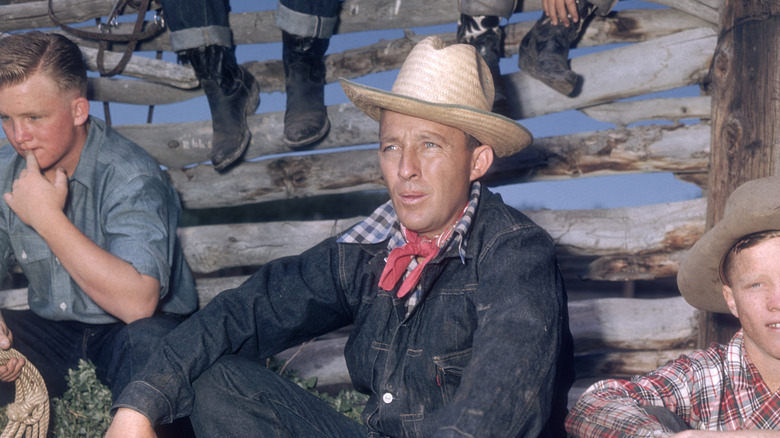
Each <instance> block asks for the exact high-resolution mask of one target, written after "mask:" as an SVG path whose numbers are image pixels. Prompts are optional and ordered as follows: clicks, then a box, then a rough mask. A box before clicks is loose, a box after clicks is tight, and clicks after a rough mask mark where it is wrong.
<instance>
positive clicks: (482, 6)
mask: <svg viewBox="0 0 780 438" xmlns="http://www.w3.org/2000/svg"><path fill="white" fill-rule="evenodd" d="M518 3H519V2H518V0H458V11H459V12H460V13H461V14H466V15H497V16H499V17H504V18H509V16H510V15H512V13H513V12H515V8H516V7H517V5H518Z"/></svg>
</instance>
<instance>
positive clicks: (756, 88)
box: [704, 0, 780, 346]
mask: <svg viewBox="0 0 780 438" xmlns="http://www.w3.org/2000/svg"><path fill="white" fill-rule="evenodd" d="M778 14H780V0H768V1H767V0H764V1H758V0H747V1H745V0H724V4H723V6H722V8H721V16H720V34H719V36H718V44H717V47H716V49H715V54H714V56H713V62H712V67H711V71H710V74H711V81H712V82H711V84H710V88H711V92H712V138H711V156H710V172H709V185H708V187H709V193H708V195H707V196H708V206H707V222H706V228H707V229H710V228H711V227H712V226H713V225H714V224H715V223H717V222H718V221H719V220H720V219H721V218H722V217H723V210H724V207H725V204H726V199H727V198H728V196H729V195H730V194H731V193H732V192H733V191H734V189H736V188H737V187H738V186H739V185H741V184H742V183H744V182H746V181H749V180H752V179H756V178H762V177H765V176H770V175H775V174H778V171H779V170H780V132H778V131H779V129H780V70H778V65H779V64H780V15H778ZM738 328H739V322H738V321H736V319H734V318H729V317H724V316H723V315H709V316H708V318H707V329H706V331H705V333H704V334H705V336H704V342H705V343H706V344H705V345H704V346H706V345H707V344H709V342H713V341H717V342H727V341H728V339H729V338H730V337H731V335H733V333H734V332H735V330H736V329H738Z"/></svg>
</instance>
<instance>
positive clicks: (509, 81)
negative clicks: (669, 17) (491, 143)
mask: <svg viewBox="0 0 780 438" xmlns="http://www.w3.org/2000/svg"><path fill="white" fill-rule="evenodd" d="M715 42H716V36H715V31H714V30H712V29H710V28H698V29H693V30H688V31H684V32H679V33H676V34H674V35H669V36H666V37H661V38H656V39H654V40H652V41H645V42H641V43H637V44H633V45H629V46H623V47H618V48H616V49H612V50H607V51H603V52H599V53H594V54H591V55H585V56H580V57H577V58H574V59H572V60H571V69H572V70H573V71H575V72H577V73H578V74H579V75H581V76H582V78H583V80H582V87H581V89H580V90H575V96H573V97H569V98H567V97H563V96H561V95H560V93H558V92H556V91H555V90H553V89H551V88H549V87H547V86H546V85H544V84H542V83H541V82H539V81H538V80H536V79H534V78H532V77H531V76H529V75H528V74H526V73H525V72H522V71H520V72H517V73H512V74H509V75H504V83H505V84H504V85H505V87H506V88H507V90H506V91H507V98H508V100H509V105H510V108H511V109H512V114H511V116H512V118H515V119H521V118H528V117H535V116H539V115H543V114H549V113H551V112H557V111H563V110H566V109H570V108H584V107H587V106H592V105H597V104H600V103H606V102H610V101H613V100H616V99H622V98H627V97H631V96H637V95H642V94H647V93H651V92H657V91H664V90H671V89H675V88H679V87H683V86H686V85H692V84H696V83H699V82H701V80H702V78H704V77H705V76H706V73H707V70H708V68H709V65H710V61H711V59H712V53H713V50H714V49H715ZM639 90H641V91H639Z"/></svg>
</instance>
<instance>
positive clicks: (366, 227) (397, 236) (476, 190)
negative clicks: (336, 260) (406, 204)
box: [338, 181, 482, 263]
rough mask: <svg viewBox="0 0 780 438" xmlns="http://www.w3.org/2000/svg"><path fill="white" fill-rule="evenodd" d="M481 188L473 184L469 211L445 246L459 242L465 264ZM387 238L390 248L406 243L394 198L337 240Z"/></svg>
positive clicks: (366, 241)
mask: <svg viewBox="0 0 780 438" xmlns="http://www.w3.org/2000/svg"><path fill="white" fill-rule="evenodd" d="M481 188H482V184H481V183H480V182H479V181H475V182H474V183H472V184H471V194H470V196H469V203H468V206H467V207H466V211H465V212H464V213H463V216H462V217H461V218H460V221H458V224H457V225H456V226H455V230H454V231H453V233H452V237H451V238H450V240H449V243H447V244H445V247H444V248H443V249H445V250H446V249H449V248H450V247H451V246H453V245H458V253H459V255H460V258H461V261H463V262H464V263H465V260H466V245H467V243H468V231H469V228H471V223H472V222H473V221H474V215H475V214H476V212H477V206H478V205H479V195H480V192H481ZM384 241H387V250H388V251H390V250H392V249H393V248H395V247H397V246H400V245H403V244H404V243H405V242H406V241H405V240H404V237H403V233H401V227H400V225H399V223H398V215H397V214H396V213H395V209H394V208H393V202H392V201H387V202H386V203H384V204H382V205H380V206H379V207H378V208H377V209H376V210H374V212H373V213H371V215H370V216H368V217H367V218H365V219H364V220H363V221H361V222H360V223H358V224H357V225H355V226H353V227H352V228H350V229H349V230H347V231H346V232H345V233H344V234H343V235H341V237H339V239H338V242H340V243H359V244H376V243H381V242H384Z"/></svg>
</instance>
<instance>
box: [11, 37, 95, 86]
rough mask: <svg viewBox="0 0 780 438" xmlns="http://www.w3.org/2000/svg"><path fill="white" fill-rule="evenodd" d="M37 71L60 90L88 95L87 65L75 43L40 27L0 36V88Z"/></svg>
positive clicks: (28, 76)
mask: <svg viewBox="0 0 780 438" xmlns="http://www.w3.org/2000/svg"><path fill="white" fill-rule="evenodd" d="M36 73H43V74H45V75H46V76H47V77H49V78H51V79H52V80H53V81H54V82H55V83H57V86H58V87H59V89H60V91H70V90H77V91H78V92H79V94H80V96H82V97H86V96H87V68H86V66H85V64H84V60H83V58H82V55H81V50H79V46H78V45H76V43H74V42H72V41H71V40H69V39H68V38H66V37H64V36H62V35H59V34H56V33H43V32H39V31H32V32H26V33H18V34H11V35H8V36H4V37H2V38H0V88H3V87H7V86H12V85H18V84H21V83H22V82H24V81H26V80H27V79H28V78H30V77H31V76H33V75H34V74H36Z"/></svg>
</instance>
